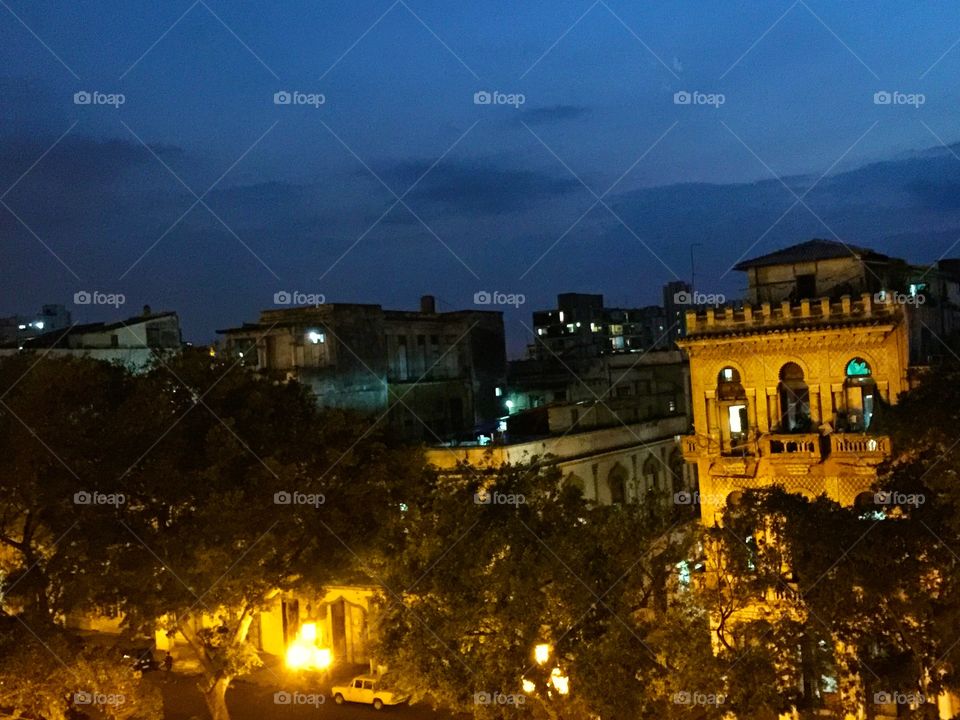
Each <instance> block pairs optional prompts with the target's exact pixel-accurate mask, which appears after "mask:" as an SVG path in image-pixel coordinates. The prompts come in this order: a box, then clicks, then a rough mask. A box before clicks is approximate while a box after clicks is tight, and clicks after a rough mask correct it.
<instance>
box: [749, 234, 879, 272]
mask: <svg viewBox="0 0 960 720" xmlns="http://www.w3.org/2000/svg"><path fill="white" fill-rule="evenodd" d="M848 257H854V258H857V259H858V260H889V259H890V258H889V257H888V256H886V255H884V254H882V253H878V252H876V251H874V250H870V249H869V248H863V247H858V246H856V245H849V244H847V243H842V242H837V241H836V240H818V239H814V240H807V241H806V242H802V243H799V244H797V245H791V246H790V247H785V248H783V249H781V250H776V251H775V252H772V253H768V254H767V255H761V256H760V257H756V258H753V259H751V260H744V261H743V262H740V263H737V264H736V265H735V266H734V269H735V270H749V269H750V268H755V267H766V266H768V265H793V264H795V263H803V262H812V261H814V260H832V259H834V258H848Z"/></svg>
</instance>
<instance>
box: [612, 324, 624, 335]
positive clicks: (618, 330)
mask: <svg viewBox="0 0 960 720" xmlns="http://www.w3.org/2000/svg"><path fill="white" fill-rule="evenodd" d="M610 334H611V335H623V325H611V326H610Z"/></svg>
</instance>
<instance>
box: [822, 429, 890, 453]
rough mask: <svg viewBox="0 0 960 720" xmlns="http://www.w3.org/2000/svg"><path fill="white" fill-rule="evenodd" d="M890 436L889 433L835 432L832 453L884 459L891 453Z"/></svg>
mask: <svg viewBox="0 0 960 720" xmlns="http://www.w3.org/2000/svg"><path fill="white" fill-rule="evenodd" d="M890 450H891V445H890V438H889V437H888V436H887V435H867V434H865V433H833V434H832V435H831V436H830V454H831V455H846V456H855V457H862V458H866V459H869V460H883V459H884V458H886V457H888V456H889V455H890Z"/></svg>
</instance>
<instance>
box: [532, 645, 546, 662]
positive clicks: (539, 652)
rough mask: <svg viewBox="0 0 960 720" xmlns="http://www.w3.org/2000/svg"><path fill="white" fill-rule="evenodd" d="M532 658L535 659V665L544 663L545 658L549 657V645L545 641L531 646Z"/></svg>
mask: <svg viewBox="0 0 960 720" xmlns="http://www.w3.org/2000/svg"><path fill="white" fill-rule="evenodd" d="M533 659H534V660H536V661H537V665H546V664H547V660H549V659H550V646H549V645H547V643H540V644H539V645H537V646H535V647H534V648H533Z"/></svg>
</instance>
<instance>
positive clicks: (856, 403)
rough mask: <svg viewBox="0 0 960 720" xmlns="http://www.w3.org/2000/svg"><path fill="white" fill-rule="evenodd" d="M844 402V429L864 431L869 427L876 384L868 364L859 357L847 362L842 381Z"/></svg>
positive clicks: (873, 406)
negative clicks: (844, 376)
mask: <svg viewBox="0 0 960 720" xmlns="http://www.w3.org/2000/svg"><path fill="white" fill-rule="evenodd" d="M843 389H844V402H845V403H846V423H845V424H846V429H847V430H851V431H854V432H864V431H865V430H867V429H868V428H869V427H870V422H871V421H872V420H873V413H874V410H875V409H876V400H877V384H876V382H874V380H873V370H872V369H871V367H870V364H869V363H868V362H867V361H866V360H864V359H863V358H860V357H855V358H853V359H852V360H850V362H848V363H847V367H846V379H845V380H844V383H843Z"/></svg>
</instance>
